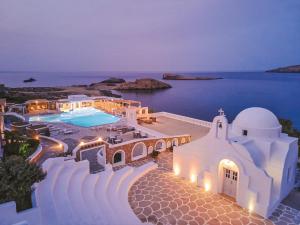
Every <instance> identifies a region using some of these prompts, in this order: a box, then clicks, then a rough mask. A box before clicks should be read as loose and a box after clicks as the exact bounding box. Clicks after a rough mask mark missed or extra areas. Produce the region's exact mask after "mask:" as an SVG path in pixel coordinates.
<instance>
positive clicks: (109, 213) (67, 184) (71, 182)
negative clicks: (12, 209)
mask: <svg viewBox="0 0 300 225" xmlns="http://www.w3.org/2000/svg"><path fill="white" fill-rule="evenodd" d="M155 168H157V164H155V163H153V162H150V163H147V164H144V165H143V166H140V167H129V166H127V167H124V168H123V169H121V170H118V171H116V172H114V171H113V170H112V168H111V166H107V167H106V170H105V171H103V172H100V173H97V174H90V173H89V162H88V161H80V162H75V161H73V160H69V161H64V158H53V159H48V160H47V161H46V162H45V163H44V164H43V169H44V170H45V171H47V177H46V179H45V180H43V181H42V182H41V183H39V184H38V185H37V188H36V191H35V193H36V202H37V207H38V208H39V209H40V214H41V223H42V225H137V224H142V223H141V221H140V220H139V219H138V218H137V217H136V216H135V214H134V213H133V211H132V209H131V208H130V205H129V203H128V191H129V189H130V187H131V185H132V184H133V183H134V182H135V181H136V180H137V179H139V178H140V177H141V176H143V175H144V174H146V173H147V172H149V171H150V170H152V169H155Z"/></svg>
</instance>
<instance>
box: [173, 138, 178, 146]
mask: <svg viewBox="0 0 300 225" xmlns="http://www.w3.org/2000/svg"><path fill="white" fill-rule="evenodd" d="M174 146H178V139H177V138H174V139H173V140H172V147H174Z"/></svg>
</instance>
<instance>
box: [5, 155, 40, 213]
mask: <svg viewBox="0 0 300 225" xmlns="http://www.w3.org/2000/svg"><path fill="white" fill-rule="evenodd" d="M45 175H46V174H45V173H44V172H43V171H42V169H41V168H40V167H38V166H37V165H36V164H32V163H29V162H28V161H26V160H25V159H23V158H22V157H21V156H16V155H13V156H9V157H7V158H6V160H4V161H0V184H1V185H0V203H3V202H8V201H15V202H16V205H17V211H21V210H24V209H27V208H31V207H32V203H31V191H32V190H31V186H32V185H33V184H34V183H35V182H39V181H41V180H43V179H44V178H45Z"/></svg>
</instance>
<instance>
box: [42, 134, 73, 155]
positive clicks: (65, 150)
mask: <svg viewBox="0 0 300 225" xmlns="http://www.w3.org/2000/svg"><path fill="white" fill-rule="evenodd" d="M40 138H44V139H48V140H50V141H54V142H56V143H57V144H58V145H62V147H63V149H64V152H67V151H68V149H69V146H68V145H67V144H66V143H65V142H63V141H61V140H58V139H55V138H52V137H48V136H43V135H40Z"/></svg>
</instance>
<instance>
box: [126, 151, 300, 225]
mask: <svg viewBox="0 0 300 225" xmlns="http://www.w3.org/2000/svg"><path fill="white" fill-rule="evenodd" d="M158 164H159V168H158V169H156V170H154V171H152V172H150V173H148V174H146V175H145V176H143V177H142V178H140V179H139V180H138V181H137V182H136V183H135V184H134V185H133V186H132V187H131V189H130V191H129V196H128V199H129V203H130V205H131V207H132V209H133V211H134V213H135V214H136V215H137V216H138V218H139V219H140V220H141V221H142V222H150V223H153V224H158V225H163V224H178V225H184V224H190V225H194V224H195V225H197V224H208V225H230V224H231V225H271V224H276V225H296V224H300V212H299V211H297V210H295V209H292V208H289V207H287V206H284V205H280V206H279V208H278V209H277V210H276V211H275V212H274V214H273V216H272V217H271V218H270V219H264V218H262V217H261V216H258V215H256V214H250V213H249V212H248V211H247V210H246V209H243V208H241V207H240V206H238V205H237V204H236V203H235V201H233V200H232V199H230V198H228V197H226V196H222V195H219V194H212V193H210V192H205V191H204V190H203V189H202V188H199V187H197V186H195V185H193V184H191V183H190V182H188V181H187V180H185V179H182V178H179V177H177V176H175V175H174V174H173V173H172V172H171V171H172V153H167V152H165V153H162V154H161V155H160V156H159V159H158Z"/></svg>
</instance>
